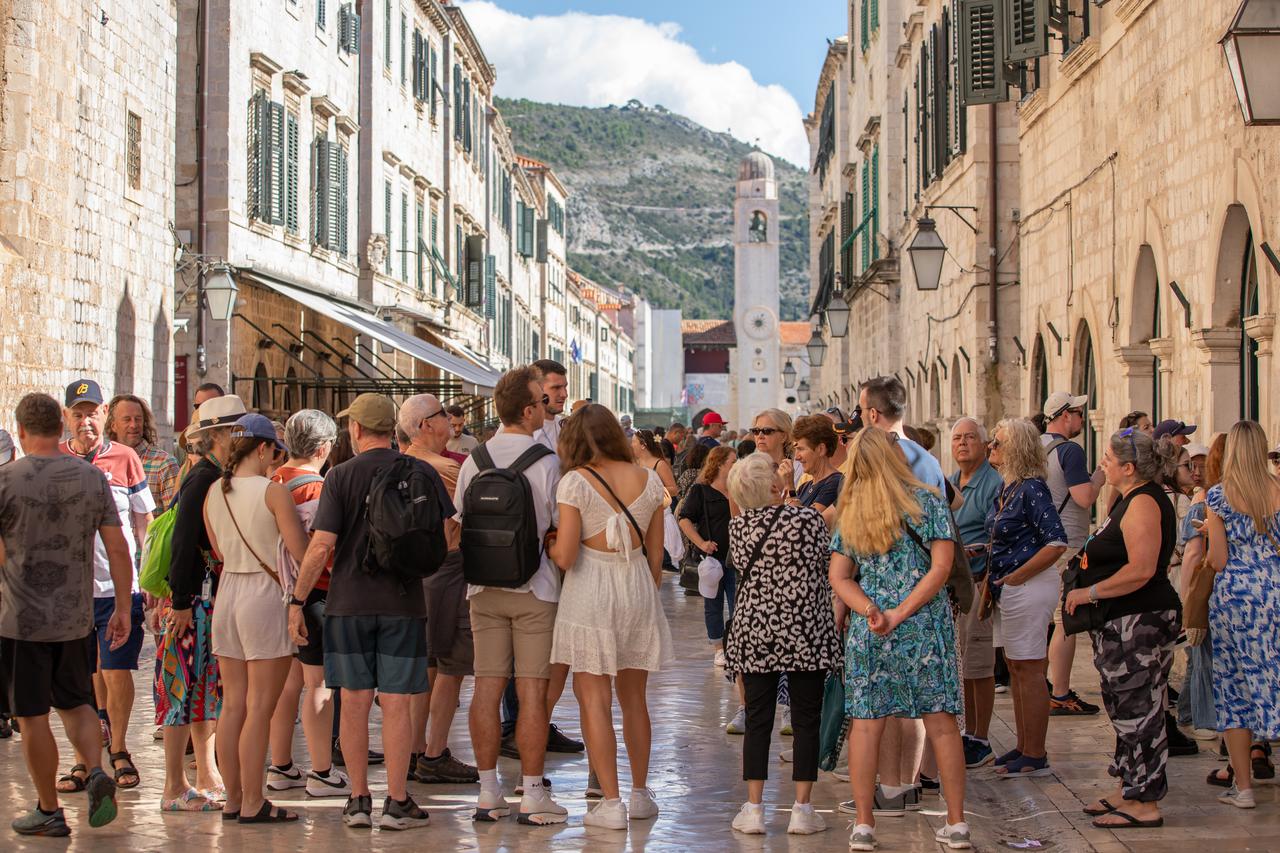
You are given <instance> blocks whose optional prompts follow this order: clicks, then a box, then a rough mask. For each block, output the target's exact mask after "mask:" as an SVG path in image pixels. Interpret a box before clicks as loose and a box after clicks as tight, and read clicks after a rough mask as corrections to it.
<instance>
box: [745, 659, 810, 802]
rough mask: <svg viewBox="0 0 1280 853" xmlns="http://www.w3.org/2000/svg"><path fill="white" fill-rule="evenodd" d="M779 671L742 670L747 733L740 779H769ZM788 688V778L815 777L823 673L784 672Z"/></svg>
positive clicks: (801, 780)
mask: <svg viewBox="0 0 1280 853" xmlns="http://www.w3.org/2000/svg"><path fill="white" fill-rule="evenodd" d="M779 675H781V673H778V672H769V673H744V674H743V676H742V686H743V688H744V689H745V691H746V694H747V734H746V738H745V740H744V742H743V744H742V778H743V779H745V780H754V779H768V778H769V740H770V737H771V736H772V734H773V717H774V711H775V710H776V708H777V702H778V676H779ZM786 675H787V681H788V683H789V684H790V688H791V728H792V730H793V731H794V732H795V734H794V735H792V740H791V746H792V750H793V751H794V753H795V755H794V757H795V762H794V763H793V764H792V765H791V778H792V780H793V781H796V782H816V781H817V780H818V726H819V724H820V723H821V721H822V686H823V683H824V681H825V680H826V675H827V674H826V673H825V672H821V671H817V670H811V671H807V672H788V673H787V674H786Z"/></svg>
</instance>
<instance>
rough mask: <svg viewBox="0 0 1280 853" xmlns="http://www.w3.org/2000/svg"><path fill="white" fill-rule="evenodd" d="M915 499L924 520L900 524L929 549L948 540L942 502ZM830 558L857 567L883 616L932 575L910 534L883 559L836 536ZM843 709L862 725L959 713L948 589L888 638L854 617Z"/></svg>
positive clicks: (922, 495)
mask: <svg viewBox="0 0 1280 853" xmlns="http://www.w3.org/2000/svg"><path fill="white" fill-rule="evenodd" d="M916 498H917V500H919V501H920V506H921V508H922V509H923V510H924V514H923V516H922V517H921V518H920V520H919V521H918V522H915V523H914V524H912V523H911V521H910V519H909V518H907V517H904V518H903V524H911V527H912V529H914V530H915V532H916V534H917V535H918V536H919V537H920V539H921V541H922V542H924V543H926V544H927V543H929V542H931V541H932V540H934V539H950V538H951V535H952V530H951V515H950V513H949V512H948V511H947V506H946V504H945V503H943V502H942V499H941V498H939V497H937V496H936V495H934V494H933V493H932V492H929V491H925V490H923V489H921V490H917V492H916ZM831 550H832V551H839V552H840V553H842V554H844V555H845V556H847V557H849V558H850V559H851V560H853V562H854V563H855V564H856V566H857V571H858V574H859V583H860V584H861V586H862V589H863V591H864V592H865V593H866V594H867V595H868V596H869V597H870V598H871V600H872V601H874V602H875V603H876V604H877V605H878V606H879V607H880V609H881V610H889V609H891V608H893V607H896V606H897V605H899V604H900V603H902V601H904V600H905V599H906V597H907V596H908V595H909V594H910V593H911V590H912V589H913V588H914V587H915V585H916V584H917V583H919V581H920V579H921V578H923V577H924V576H925V575H926V574H927V573H928V571H929V561H928V558H927V557H926V556H925V553H924V551H923V550H922V549H921V548H920V546H918V545H917V544H916V543H915V542H914V541H913V540H912V539H911V537H910V536H909V535H907V534H906V532H905V531H904V532H903V535H902V537H901V538H900V539H898V541H897V542H895V543H894V545H893V548H891V549H890V550H889V551H888V553H885V554H859V553H857V552H856V551H854V550H853V549H852V548H848V547H845V545H844V543H843V542H842V541H841V538H840V534H839V532H837V533H836V535H835V537H834V538H833V539H832V540H831ZM844 705H845V713H846V714H848V716H850V717H852V718H854V719H859V720H873V719H879V718H881V717H912V718H918V717H921V716H923V715H924V714H932V713H935V712H939V711H941V712H945V713H948V714H956V715H959V714H960V713H962V711H963V709H964V692H963V688H962V686H961V683H960V668H959V665H958V656H957V653H956V629H955V618H954V616H953V615H952V612H951V602H950V601H949V600H948V598H947V592H946V589H945V588H944V589H942V590H941V591H939V592H938V594H937V595H935V596H934V597H933V599H932V600H931V601H929V602H928V603H927V604H925V605H924V606H923V607H921V608H920V609H919V610H917V611H916V612H915V613H914V614H913V615H912V616H911V618H909V619H907V620H906V621H905V622H903V623H902V624H901V625H899V626H898V627H897V628H895V629H894V631H893V633H891V634H890V635H889V636H887V637H880V636H877V635H875V634H873V633H871V630H870V629H869V628H868V627H867V621H866V620H865V619H862V618H860V617H859V616H857V615H856V614H854V615H852V616H851V617H850V620H849V633H848V638H847V639H846V641H845V658H844Z"/></svg>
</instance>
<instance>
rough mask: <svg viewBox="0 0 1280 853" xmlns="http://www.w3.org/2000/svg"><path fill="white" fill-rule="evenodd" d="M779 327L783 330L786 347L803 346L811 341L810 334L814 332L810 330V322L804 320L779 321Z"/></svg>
mask: <svg viewBox="0 0 1280 853" xmlns="http://www.w3.org/2000/svg"><path fill="white" fill-rule="evenodd" d="M778 327H779V330H780V331H781V332H782V345H783V346H784V347H794V346H803V345H804V344H806V343H808V342H809V336H810V335H811V334H812V332H811V331H810V330H809V324H808V323H806V322H805V321H803V320H799V321H795V322H786V323H779V324H778Z"/></svg>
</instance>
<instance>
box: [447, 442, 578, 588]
mask: <svg viewBox="0 0 1280 853" xmlns="http://www.w3.org/2000/svg"><path fill="white" fill-rule="evenodd" d="M538 432H539V433H541V432H542V430H539V431H538ZM543 443H545V442H543ZM533 445H534V439H533V438H531V437H529V436H527V435H521V434H520V433H518V432H499V433H498V434H496V435H495V436H494V437H493V438H491V439H489V440H488V441H487V442H485V445H484V446H485V449H487V450H488V451H489V455H490V456H491V457H493V464H494V465H496V466H497V467H499V468H504V467H506V466H508V465H510V464H512V463H513V462H515V461H516V460H517V459H519V458H520V454H522V453H524V452H525V451H526V450H528V449H529V448H530V447H533ZM478 471H479V467H478V466H477V465H476V460H475V457H474V456H468V457H467V461H466V462H463V463H462V469H461V470H460V471H459V472H458V488H457V490H456V491H455V492H454V495H453V505H454V506H455V507H457V510H458V514H457V515H456V516H454V517H455V519H456V520H457V521H459V522H460V523H461V524H462V526H463V527H466V524H467V522H466V520H465V519H464V518H463V517H462V505H463V497H465V496H466V494H467V486H469V485H471V479H472V478H473V477H475V475H476V474H477V472H478ZM524 476H525V478H526V479H527V480H528V481H529V487H530V488H531V489H532V491H533V508H534V513H535V515H536V516H537V518H538V539H539V540H540V541H541V540H542V539H543V538H544V537H545V536H546V533H547V530H548V529H549V528H550V527H551V526H552V525H556V524H559V513H558V511H557V505H556V486H558V485H559V484H560V458H559V457H558V456H555V455H554V454H553V455H551V456H544V457H543V458H541V459H539V460H538V461H537V462H535V463H534V464H533V465H531V466H530V467H529V468H527V469H526V470H525V472H524ZM485 589H502V590H503V591H504V592H531V593H533V596H534V598H537V599H538V600H540V601H549V602H551V603H553V604H554V603H556V602H558V601H559V600H560V570H559V569H557V568H556V567H555V565H554V564H552V562H551V558H550V557H549V556H547V553H546V551H545V550H543V552H542V562H541V565H539V566H538V571H537V573H536V574H535V575H534V576H533V577H532V578H530V579H529V582H528V583H527V584H525V585H524V586H521V587H517V588H515V589H507V588H505V587H484V586H476V585H474V584H468V585H467V598H470V597H471V596H473V595H475V594H476V593H478V592H481V591H482V590H485Z"/></svg>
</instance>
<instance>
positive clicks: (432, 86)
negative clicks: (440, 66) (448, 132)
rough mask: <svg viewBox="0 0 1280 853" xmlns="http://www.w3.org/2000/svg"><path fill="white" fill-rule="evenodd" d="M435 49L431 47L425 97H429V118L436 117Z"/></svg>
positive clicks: (433, 118) (433, 119)
mask: <svg viewBox="0 0 1280 853" xmlns="http://www.w3.org/2000/svg"><path fill="white" fill-rule="evenodd" d="M436 70H437V68H436V49H435V48H434V47H432V48H431V71H430V74H429V78H430V79H429V80H428V81H427V97H428V98H430V99H431V120H432V121H435V118H436Z"/></svg>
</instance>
